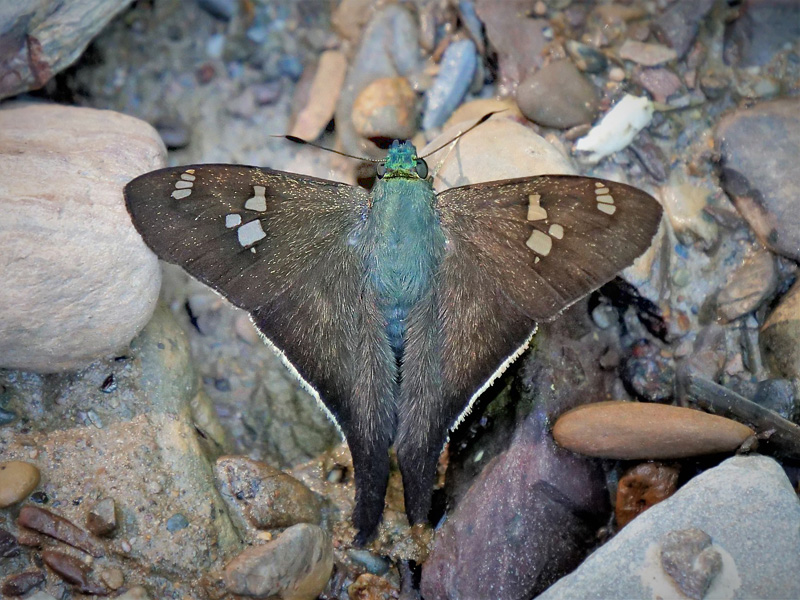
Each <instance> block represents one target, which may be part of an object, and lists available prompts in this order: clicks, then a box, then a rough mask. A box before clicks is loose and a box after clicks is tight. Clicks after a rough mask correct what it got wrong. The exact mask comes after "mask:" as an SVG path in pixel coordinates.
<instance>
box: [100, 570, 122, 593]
mask: <svg viewBox="0 0 800 600" xmlns="http://www.w3.org/2000/svg"><path fill="white" fill-rule="evenodd" d="M100 580H101V581H102V582H103V583H105V584H106V585H107V586H108V587H109V588H111V589H112V590H118V589H119V588H121V587H122V586H123V584H124V583H125V574H124V573H123V572H122V569H118V568H116V567H113V568H111V569H104V570H102V571H100Z"/></svg>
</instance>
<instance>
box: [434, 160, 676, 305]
mask: <svg viewBox="0 0 800 600" xmlns="http://www.w3.org/2000/svg"><path fill="white" fill-rule="evenodd" d="M438 207H439V211H440V214H441V220H442V225H443V227H445V230H446V233H447V234H448V235H449V237H450V238H451V239H452V245H453V248H454V250H455V251H457V252H464V253H467V254H469V255H470V256H471V257H472V260H473V261H474V263H475V265H476V266H478V265H479V266H480V267H481V268H482V269H484V270H486V271H487V273H489V274H490V275H491V277H492V278H493V280H494V282H495V285H496V286H497V287H498V288H499V289H502V290H503V292H504V293H505V294H506V295H507V296H508V298H509V299H510V300H511V301H512V302H513V303H514V304H515V305H516V306H518V307H519V308H520V309H521V310H522V311H523V312H524V313H525V314H526V315H527V316H528V317H530V318H531V319H534V320H536V321H546V320H550V319H552V318H554V317H555V316H557V315H558V314H559V313H560V312H561V311H562V310H564V309H565V308H567V307H568V306H570V305H571V304H572V303H574V302H575V301H576V300H578V299H580V298H581V297H583V296H585V295H586V294H588V293H589V292H591V291H593V290H595V289H597V288H598V287H600V286H601V285H603V284H604V283H606V282H607V281H609V280H611V279H612V278H613V277H614V276H615V275H616V274H617V273H619V271H621V270H622V269H624V268H625V267H627V266H628V265H630V264H631V263H632V262H633V261H634V259H636V258H637V257H638V256H640V255H641V254H642V253H643V252H644V251H645V250H646V249H647V248H648V246H649V245H650V242H651V240H652V238H653V235H654V234H655V232H656V230H657V229H658V224H659V222H660V220H661V207H660V206H659V204H658V203H657V202H656V201H655V200H654V199H653V198H652V197H651V196H650V195H648V194H647V193H645V192H643V191H641V190H638V189H636V188H633V187H631V186H628V185H625V184H621V183H615V182H611V181H606V180H601V179H591V178H587V177H575V176H569V175H546V176H542V177H532V178H527V179H516V180H507V181H501V182H490V183H481V184H476V185H472V186H466V187H460V188H454V189H450V190H446V191H444V192H442V193H440V194H439V196H438ZM455 283H456V282H454V284H455Z"/></svg>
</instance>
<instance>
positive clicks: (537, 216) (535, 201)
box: [528, 194, 547, 221]
mask: <svg viewBox="0 0 800 600" xmlns="http://www.w3.org/2000/svg"><path fill="white" fill-rule="evenodd" d="M540 199H541V196H540V195H539V194H530V195H529V196H528V221H542V220H544V219H547V211H546V210H545V209H543V208H542V207H541V206H540V205H539V200H540Z"/></svg>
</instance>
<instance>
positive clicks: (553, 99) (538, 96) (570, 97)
mask: <svg viewBox="0 0 800 600" xmlns="http://www.w3.org/2000/svg"><path fill="white" fill-rule="evenodd" d="M517 104H518V105H519V108H520V110H521V111H522V114H523V115H525V116H526V117H527V118H528V119H530V120H531V121H533V122H534V123H538V124H539V125H544V126H545V127H555V128H558V129H568V128H570V127H574V126H575V125H581V124H583V123H591V122H592V120H594V118H595V116H596V115H597V111H598V108H599V105H598V98H597V92H596V91H595V89H594V86H593V85H592V84H591V82H589V80H588V79H586V78H585V77H584V76H583V75H582V74H581V72H580V71H578V69H577V68H576V67H575V65H573V64H572V63H571V62H570V61H568V60H559V61H555V62H551V63H549V64H547V65H545V66H544V67H542V68H541V69H539V70H538V71H536V72H535V73H533V74H532V75H529V76H528V77H526V78H525V79H524V80H523V81H522V82H521V83H520V84H519V87H518V88H517Z"/></svg>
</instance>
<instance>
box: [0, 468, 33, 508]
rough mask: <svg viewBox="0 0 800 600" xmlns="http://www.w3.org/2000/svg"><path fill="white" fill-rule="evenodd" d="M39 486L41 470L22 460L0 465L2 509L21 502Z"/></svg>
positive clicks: (0, 500)
mask: <svg viewBox="0 0 800 600" xmlns="http://www.w3.org/2000/svg"><path fill="white" fill-rule="evenodd" d="M37 485H39V469H37V468H36V467H35V466H34V465H32V464H30V463H26V462H22V461H21V460H10V461H8V462H2V463H0V508H5V507H7V506H11V505H12V504H16V503H17V502H21V501H22V500H24V499H25V498H27V497H28V494H30V493H31V492H32V491H33V490H34V489H36V486H37Z"/></svg>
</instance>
